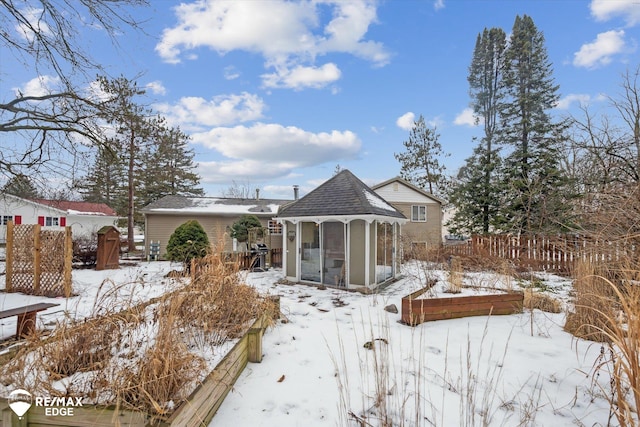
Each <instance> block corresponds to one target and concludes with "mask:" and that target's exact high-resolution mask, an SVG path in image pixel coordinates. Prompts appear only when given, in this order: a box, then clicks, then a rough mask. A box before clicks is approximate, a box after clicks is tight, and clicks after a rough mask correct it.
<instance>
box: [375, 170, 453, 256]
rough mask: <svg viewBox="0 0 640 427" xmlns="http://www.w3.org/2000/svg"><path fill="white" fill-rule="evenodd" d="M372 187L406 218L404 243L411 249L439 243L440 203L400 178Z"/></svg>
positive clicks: (403, 234) (403, 233) (403, 235)
mask: <svg viewBox="0 0 640 427" xmlns="http://www.w3.org/2000/svg"><path fill="white" fill-rule="evenodd" d="M372 188H373V190H374V191H375V192H376V193H378V194H379V195H380V196H382V197H383V198H384V199H385V200H387V201H388V202H389V203H391V205H393V206H394V207H395V208H396V209H398V210H399V211H400V212H402V213H403V214H404V215H405V216H406V217H407V218H409V222H408V223H407V224H406V225H404V226H403V227H402V237H403V239H404V240H405V242H408V243H409V244H411V245H412V246H428V245H440V244H442V205H443V204H444V203H443V201H442V200H440V199H439V198H437V197H435V196H434V195H432V194H429V193H428V192H426V191H424V190H423V189H421V188H419V187H416V186H415V185H413V184H411V183H410V182H408V181H406V180H404V179H402V178H400V177H396V178H392V179H389V180H387V181H384V182H381V183H380V184H377V185H374V186H373V187H372Z"/></svg>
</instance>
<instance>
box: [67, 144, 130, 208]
mask: <svg viewBox="0 0 640 427" xmlns="http://www.w3.org/2000/svg"><path fill="white" fill-rule="evenodd" d="M110 147H111V148H110ZM113 148H116V147H115V144H107V145H105V146H102V147H100V148H99V149H98V153H97V154H96V158H95V160H94V163H93V166H91V168H90V169H89V173H88V174H87V176H86V177H84V179H83V180H82V181H81V182H78V183H77V184H76V186H77V187H78V188H79V191H80V193H81V194H82V198H83V200H85V201H87V202H92V203H104V204H106V205H107V206H109V207H110V208H112V209H114V210H115V211H116V212H117V213H118V215H121V216H124V215H126V212H127V193H126V177H125V165H124V162H123V157H122V155H121V153H120V152H116V151H114V149H113Z"/></svg>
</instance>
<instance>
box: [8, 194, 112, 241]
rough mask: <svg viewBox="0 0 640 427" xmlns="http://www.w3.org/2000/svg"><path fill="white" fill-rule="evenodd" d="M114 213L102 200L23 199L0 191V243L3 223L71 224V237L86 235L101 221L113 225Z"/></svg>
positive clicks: (94, 230)
mask: <svg viewBox="0 0 640 427" xmlns="http://www.w3.org/2000/svg"><path fill="white" fill-rule="evenodd" d="M117 220H118V215H117V214H116V212H115V211H114V210H113V209H111V208H110V207H109V206H107V205H105V204H103V203H88V202H71V201H67V200H45V199H31V200H28V199H23V198H20V197H17V196H13V195H11V194H0V243H4V242H5V241H6V234H7V223H8V222H9V221H13V222H14V224H40V225H41V226H42V227H44V228H49V229H57V228H60V229H61V228H62V227H65V226H67V225H68V226H70V227H71V233H72V235H73V237H74V238H76V237H88V236H90V235H91V234H92V233H94V232H96V231H98V230H99V229H100V228H102V227H104V226H105V225H115V224H116V221H117Z"/></svg>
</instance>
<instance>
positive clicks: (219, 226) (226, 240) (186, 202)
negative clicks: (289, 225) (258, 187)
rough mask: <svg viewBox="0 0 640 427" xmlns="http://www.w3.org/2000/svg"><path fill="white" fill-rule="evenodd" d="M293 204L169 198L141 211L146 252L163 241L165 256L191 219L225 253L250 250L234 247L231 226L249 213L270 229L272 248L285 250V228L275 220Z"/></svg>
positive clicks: (215, 198)
mask: <svg viewBox="0 0 640 427" xmlns="http://www.w3.org/2000/svg"><path fill="white" fill-rule="evenodd" d="M290 202H291V200H279V199H259V198H255V199H238V198H223V197H184V196H165V197H163V198H161V199H159V200H156V201H155V202H153V203H150V204H149V205H147V206H145V207H144V208H143V209H142V210H141V212H142V213H143V214H144V218H145V219H144V221H145V227H144V237H145V239H144V242H145V253H149V252H148V251H149V244H150V242H152V241H153V242H160V256H164V255H165V254H166V252H167V243H168V242H169V238H170V237H171V235H172V234H173V232H174V231H175V229H176V228H178V226H180V225H181V224H184V223H185V222H187V221H189V220H191V219H195V220H197V221H198V222H199V223H200V225H202V227H203V228H204V230H205V231H206V233H207V236H208V237H209V241H210V242H211V243H212V244H214V245H220V244H222V245H223V250H225V251H232V250H239V251H243V250H247V249H250V248H247V247H246V245H243V244H239V245H237V246H236V247H234V242H233V239H231V236H230V235H229V232H230V228H231V225H233V223H234V222H236V221H237V220H238V219H240V217H241V216H242V215H245V214H252V215H255V216H256V217H258V219H259V220H260V222H261V223H262V226H263V227H265V228H266V229H267V230H268V236H267V237H266V238H265V239H264V240H265V242H264V243H266V244H267V246H268V247H269V248H281V247H282V226H281V225H280V224H278V222H277V221H275V220H274V217H275V215H276V213H277V212H278V208H279V207H280V206H282V205H283V204H286V203H290ZM254 243H255V242H254Z"/></svg>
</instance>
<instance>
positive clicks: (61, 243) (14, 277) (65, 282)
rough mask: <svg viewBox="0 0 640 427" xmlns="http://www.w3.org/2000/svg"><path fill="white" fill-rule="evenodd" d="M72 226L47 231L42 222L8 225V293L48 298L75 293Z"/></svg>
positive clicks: (10, 223) (10, 222)
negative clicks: (73, 286) (72, 279)
mask: <svg viewBox="0 0 640 427" xmlns="http://www.w3.org/2000/svg"><path fill="white" fill-rule="evenodd" d="M72 257H73V249H72V242H71V227H68V226H67V227H65V229H64V230H63V231H57V230H43V229H42V228H41V227H40V225H38V224H20V225H14V224H13V222H12V221H9V223H8V224H7V248H6V258H7V266H6V270H7V278H6V289H7V292H23V293H26V294H31V295H43V296H47V297H60V296H63V297H69V296H70V295H71V260H72Z"/></svg>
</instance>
